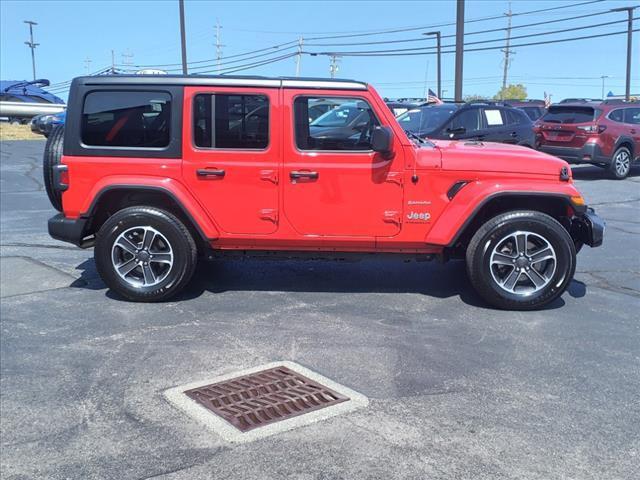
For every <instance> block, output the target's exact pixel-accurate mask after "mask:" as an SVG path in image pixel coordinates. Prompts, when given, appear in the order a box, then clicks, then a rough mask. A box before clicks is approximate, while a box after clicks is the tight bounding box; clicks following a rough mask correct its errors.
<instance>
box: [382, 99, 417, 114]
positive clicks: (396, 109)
mask: <svg viewBox="0 0 640 480" xmlns="http://www.w3.org/2000/svg"><path fill="white" fill-rule="evenodd" d="M385 103H386V104H387V107H389V110H391V111H392V112H393V114H394V115H395V116H396V117H398V116H400V115H402V114H403V113H405V112H408V111H409V110H413V109H415V108H418V107H421V106H422V105H425V104H426V103H427V101H426V100H416V101H409V100H385Z"/></svg>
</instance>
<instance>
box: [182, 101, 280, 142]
mask: <svg viewBox="0 0 640 480" xmlns="http://www.w3.org/2000/svg"><path fill="white" fill-rule="evenodd" d="M193 116H194V118H193V122H194V143H195V145H196V147H200V148H225V149H227V148H228V149H265V148H267V146H268V145H269V99H268V98H267V97H266V96H265V95H228V94H209V93H207V94H198V95H196V96H195V100H194V108H193Z"/></svg>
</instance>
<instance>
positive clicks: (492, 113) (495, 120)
mask: <svg viewBox="0 0 640 480" xmlns="http://www.w3.org/2000/svg"><path fill="white" fill-rule="evenodd" d="M484 117H485V118H486V119H487V125H489V126H492V125H503V123H504V122H503V121H502V115H501V114H500V110H485V111H484Z"/></svg>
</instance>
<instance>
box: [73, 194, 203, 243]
mask: <svg viewBox="0 0 640 480" xmlns="http://www.w3.org/2000/svg"><path fill="white" fill-rule="evenodd" d="M143 205H144V206H149V207H156V208H160V209H162V210H167V211H168V212H170V213H172V214H174V215H175V216H176V217H178V219H180V221H181V222H182V223H183V224H184V225H185V226H186V227H187V229H188V230H189V232H190V233H191V235H192V236H193V238H194V240H195V241H196V244H197V246H198V250H199V251H201V252H202V251H204V249H205V248H208V246H209V239H208V238H207V236H206V235H205V233H204V231H203V230H202V229H201V228H200V226H199V225H198V223H197V222H196V221H195V219H194V218H193V216H192V215H191V214H190V213H189V211H188V209H187V208H185V207H184V205H182V203H181V202H180V200H179V199H178V198H177V197H176V196H175V195H174V194H173V193H172V192H171V191H169V190H167V189H165V188H162V187H155V186H146V185H127V184H121V185H109V186H108V187H105V188H103V189H102V190H100V192H98V194H97V195H96V196H95V198H94V199H93V201H92V202H91V206H90V207H89V209H88V210H87V211H86V212H85V213H84V214H83V215H82V217H83V218H87V220H88V222H87V226H86V230H85V235H90V234H93V233H96V232H97V231H98V230H100V227H101V226H102V225H103V224H104V222H106V221H107V219H108V218H109V217H110V216H112V215H113V214H115V213H116V212H118V211H120V210H122V209H124V208H127V207H133V206H143Z"/></svg>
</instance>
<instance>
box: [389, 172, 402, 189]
mask: <svg viewBox="0 0 640 480" xmlns="http://www.w3.org/2000/svg"><path fill="white" fill-rule="evenodd" d="M403 179H404V173H403V172H389V173H388V174H387V178H386V180H385V181H387V182H389V183H395V184H397V185H400V186H402V183H403Z"/></svg>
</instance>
